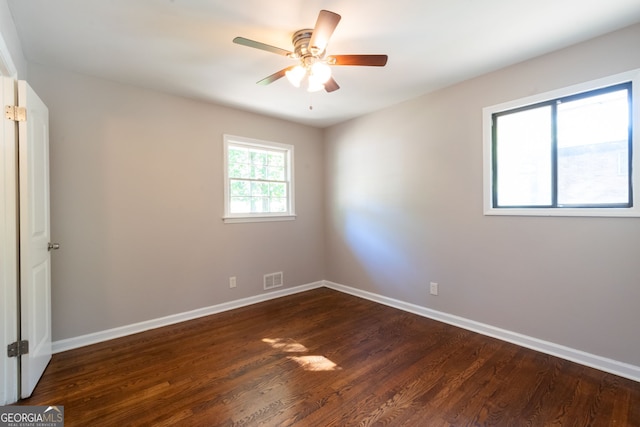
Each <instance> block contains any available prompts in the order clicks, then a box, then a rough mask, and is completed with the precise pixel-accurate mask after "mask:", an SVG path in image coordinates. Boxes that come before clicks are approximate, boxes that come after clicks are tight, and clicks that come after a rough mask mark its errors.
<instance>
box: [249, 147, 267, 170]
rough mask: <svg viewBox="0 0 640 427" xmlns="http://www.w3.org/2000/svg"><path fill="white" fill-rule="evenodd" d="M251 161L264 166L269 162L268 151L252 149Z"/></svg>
mask: <svg viewBox="0 0 640 427" xmlns="http://www.w3.org/2000/svg"><path fill="white" fill-rule="evenodd" d="M251 163H253V164H254V165H259V166H264V165H266V164H267V153H265V152H264V151H254V150H252V151H251Z"/></svg>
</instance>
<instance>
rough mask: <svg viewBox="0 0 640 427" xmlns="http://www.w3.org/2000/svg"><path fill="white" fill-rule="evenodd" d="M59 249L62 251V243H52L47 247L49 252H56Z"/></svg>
mask: <svg viewBox="0 0 640 427" xmlns="http://www.w3.org/2000/svg"><path fill="white" fill-rule="evenodd" d="M58 249H60V243H51V242H49V245H48V246H47V250H48V251H51V250H53V251H55V250H58Z"/></svg>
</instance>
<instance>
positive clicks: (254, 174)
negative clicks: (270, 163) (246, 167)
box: [251, 165, 268, 179]
mask: <svg viewBox="0 0 640 427" xmlns="http://www.w3.org/2000/svg"><path fill="white" fill-rule="evenodd" d="M267 169H268V168H267V167H266V166H257V165H251V178H253V179H268V174H267Z"/></svg>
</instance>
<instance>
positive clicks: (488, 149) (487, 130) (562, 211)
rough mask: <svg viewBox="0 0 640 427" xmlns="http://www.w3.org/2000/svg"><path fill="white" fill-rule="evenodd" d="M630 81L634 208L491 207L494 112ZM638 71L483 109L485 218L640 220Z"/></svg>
mask: <svg viewBox="0 0 640 427" xmlns="http://www.w3.org/2000/svg"><path fill="white" fill-rule="evenodd" d="M628 81H631V82H632V94H631V97H632V102H633V105H632V106H631V108H632V111H634V114H633V116H632V121H633V123H632V129H633V130H634V132H633V135H632V137H633V141H632V153H633V159H632V161H633V164H632V167H631V173H632V176H631V179H632V190H633V193H634V194H632V196H633V203H634V206H633V207H631V208H579V209H574V208H549V209H545V208H540V209H526V208H525V209H511V208H494V207H493V203H492V197H493V176H492V160H491V159H492V145H493V144H492V120H491V116H492V114H493V113H497V112H501V111H506V110H511V109H514V108H519V107H523V106H526V105H532V104H536V103H539V102H543V101H548V100H550V99H555V98H561V97H564V96H568V95H573V94H576V93H581V92H587V91H590V90H595V89H599V88H603V87H607V86H613V85H615V84H618V83H624V82H628ZM638 111H640V69H635V70H631V71H627V72H624V73H620V74H615V75H613V76H608V77H604V78H601V79H596V80H592V81H588V82H584V83H579V84H576V85H572V86H568V87H565V88H561V89H557V90H553V91H550V92H545V93H540V94H537V95H532V96H528V97H526V98H521V99H517V100H514V101H509V102H504V103H502V104H497V105H492V106H489V107H485V108H483V109H482V132H483V133H482V146H483V147H482V148H483V160H482V162H483V201H484V214H485V215H509V216H511V215H515V216H582V217H584V216H598V217H640V114H637V112H638Z"/></svg>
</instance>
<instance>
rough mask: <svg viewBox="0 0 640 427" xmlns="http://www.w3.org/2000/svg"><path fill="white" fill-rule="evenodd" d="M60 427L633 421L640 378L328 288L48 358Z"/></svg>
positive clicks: (46, 396) (638, 409) (41, 394)
mask: <svg viewBox="0 0 640 427" xmlns="http://www.w3.org/2000/svg"><path fill="white" fill-rule="evenodd" d="M20 403H21V404H28V405H64V407H65V425H67V426H87V425H90V426H129V425H134V426H147V425H148V426H173V425H180V426H258V425H261V426H312V427H313V426H322V427H326V426H352V425H353V426H356V425H359V426H374V425H376V426H378V425H381V426H412V427H413V426H492V425H495V426H521V425H527V426H547V425H553V426H640V383H638V382H634V381H631V380H627V379H624V378H620V377H617V376H615V375H611V374H607V373H604V372H601V371H598V370H595V369H591V368H587V367H584V366H580V365H577V364H575V363H571V362H568V361H566V360H562V359H558V358H556V357H553V356H549V355H546V354H541V353H538V352H535V351H532V350H529V349H525V348H522V347H518V346H516V345H514V344H510V343H506V342H503V341H500V340H497V339H493V338H490V337H485V336H482V335H479V334H475V333H473V332H470V331H466V330H463V329H459V328H456V327H453V326H450V325H446V324H443V323H440V322H436V321H433V320H430V319H426V318H423V317H420V316H417V315H413V314H410V313H406V312H402V311H400V310H396V309H393V308H391V307H387V306H384V305H380V304H376V303H374V302H371V301H368V300H364V299H360V298H357V297H354V296H351V295H346V294H343V293H340V292H336V291H333V290H330V289H326V288H321V289H315V290H312V291H308V292H304V293H300V294H296V295H291V296H287V297H283V298H280V299H277V300H272V301H267V302H264V303H260V304H255V305H252V306H248V307H243V308H240V309H237V310H232V311H229V312H224V313H219V314H216V315H212V316H208V317H204V318H200V319H196V320H192V321H189V322H184V323H180V324H176V325H172V326H168V327H165V328H159V329H155V330H151V331H147V332H144V333H141V334H135V335H131V336H127V337H123V338H119V339H116V340H112V341H108V342H104V343H99V344H95V345H92V346H87V347H83V348H79V349H75V350H71V351H67V352H64V353H59V354H56V355H54V356H53V359H52V361H51V364H50V366H49V367H48V368H47V370H46V372H45V374H44V376H43V378H42V379H41V381H40V383H39V384H38V386H37V387H36V390H35V392H34V394H33V396H32V397H31V398H30V399H26V400H24V401H22V402H20Z"/></svg>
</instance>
